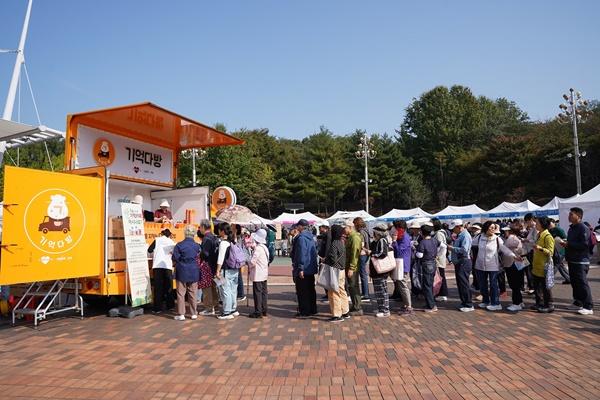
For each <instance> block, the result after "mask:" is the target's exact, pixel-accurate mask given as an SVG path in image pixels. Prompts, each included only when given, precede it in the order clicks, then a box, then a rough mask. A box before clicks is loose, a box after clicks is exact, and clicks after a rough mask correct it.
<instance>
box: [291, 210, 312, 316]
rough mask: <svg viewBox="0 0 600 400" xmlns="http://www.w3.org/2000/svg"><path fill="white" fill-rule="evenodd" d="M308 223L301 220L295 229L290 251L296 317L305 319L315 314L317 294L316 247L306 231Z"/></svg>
mask: <svg viewBox="0 0 600 400" xmlns="http://www.w3.org/2000/svg"><path fill="white" fill-rule="evenodd" d="M307 227H308V221H307V220H305V219H301V220H300V221H298V224H297V228H296V229H298V231H299V232H300V233H299V234H298V236H296V238H295V239H294V246H293V249H292V254H293V257H292V276H293V278H294V284H295V285H296V296H297V297H298V314H296V316H297V317H300V318H305V317H309V316H311V315H315V314H316V313H317V292H316V291H315V274H316V273H317V271H318V265H317V247H316V245H315V240H314V238H313V235H312V233H310V231H309V230H308V229H306V228H307Z"/></svg>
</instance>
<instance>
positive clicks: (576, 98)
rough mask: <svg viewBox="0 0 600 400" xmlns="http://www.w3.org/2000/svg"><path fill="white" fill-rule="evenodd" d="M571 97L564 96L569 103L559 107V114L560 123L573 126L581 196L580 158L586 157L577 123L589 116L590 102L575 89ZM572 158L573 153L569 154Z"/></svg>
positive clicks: (572, 90)
mask: <svg viewBox="0 0 600 400" xmlns="http://www.w3.org/2000/svg"><path fill="white" fill-rule="evenodd" d="M569 92H570V93H569V95H567V94H563V99H565V101H566V102H567V103H566V104H565V103H563V104H561V105H559V106H558V107H559V108H560V109H561V111H562V112H561V113H559V114H558V121H559V122H562V123H569V122H570V123H571V124H572V126H573V147H574V153H575V154H574V158H575V179H576V181H577V194H581V165H580V161H579V158H580V157H585V151H584V152H583V153H580V152H579V138H578V136H577V123H578V122H581V121H582V120H583V119H585V118H586V117H587V116H588V115H589V110H588V105H589V103H588V101H587V100H584V99H582V98H581V93H580V92H578V91H575V89H573V88H571V89H569ZM567 156H568V157H569V158H570V157H571V153H569V154H567Z"/></svg>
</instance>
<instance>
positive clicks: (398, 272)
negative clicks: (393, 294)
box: [392, 258, 404, 281]
mask: <svg viewBox="0 0 600 400" xmlns="http://www.w3.org/2000/svg"><path fill="white" fill-rule="evenodd" d="M392 280H394V281H403V280H404V259H403V258H396V268H395V269H394V270H393V271H392Z"/></svg>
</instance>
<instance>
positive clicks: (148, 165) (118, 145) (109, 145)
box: [76, 125, 173, 186]
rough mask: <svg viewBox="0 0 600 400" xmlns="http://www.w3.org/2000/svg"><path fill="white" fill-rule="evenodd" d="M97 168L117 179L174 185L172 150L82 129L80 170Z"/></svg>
mask: <svg viewBox="0 0 600 400" xmlns="http://www.w3.org/2000/svg"><path fill="white" fill-rule="evenodd" d="M96 166H104V167H106V169H108V170H109V171H110V173H111V175H112V176H116V177H126V178H131V179H136V180H139V181H143V182H154V183H160V184H166V185H169V186H171V185H172V184H173V151H172V150H170V149H168V148H164V147H160V146H155V145H153V144H149V143H145V142H141V141H139V140H135V139H130V138H128V137H125V136H120V135H115V134H113V133H109V132H106V131H103V130H100V129H96V128H90V127H88V126H85V125H78V127H77V160H76V168H86V167H96Z"/></svg>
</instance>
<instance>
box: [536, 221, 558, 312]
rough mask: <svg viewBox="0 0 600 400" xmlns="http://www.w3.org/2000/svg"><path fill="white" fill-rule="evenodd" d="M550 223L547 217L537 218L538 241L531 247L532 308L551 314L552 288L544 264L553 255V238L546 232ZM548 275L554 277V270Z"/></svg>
mask: <svg viewBox="0 0 600 400" xmlns="http://www.w3.org/2000/svg"><path fill="white" fill-rule="evenodd" d="M548 228H550V221H549V220H548V218H547V217H539V218H537V220H536V229H537V231H538V232H539V235H538V239H537V241H536V243H535V246H534V247H533V265H532V268H531V274H532V275H533V287H534V290H535V306H533V307H532V308H533V309H534V310H537V312H540V313H551V312H552V311H554V305H553V304H552V303H553V299H552V288H551V287H548V285H547V281H546V279H547V278H546V273H547V271H546V270H545V267H546V263H547V262H548V259H549V258H552V254H554V238H553V237H552V235H551V234H550V232H548ZM550 273H551V274H552V275H553V276H554V268H552V271H550Z"/></svg>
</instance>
